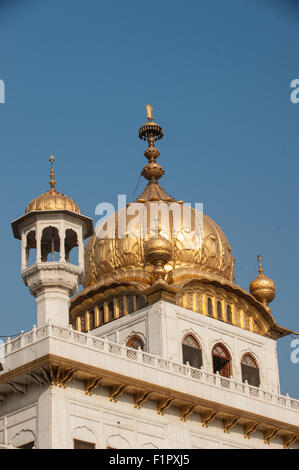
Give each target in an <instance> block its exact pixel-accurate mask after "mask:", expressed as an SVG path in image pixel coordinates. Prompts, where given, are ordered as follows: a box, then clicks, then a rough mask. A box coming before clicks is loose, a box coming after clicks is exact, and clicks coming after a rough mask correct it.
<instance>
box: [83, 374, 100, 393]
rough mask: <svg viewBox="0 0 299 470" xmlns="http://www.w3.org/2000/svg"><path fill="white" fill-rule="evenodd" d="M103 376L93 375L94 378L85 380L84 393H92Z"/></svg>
mask: <svg viewBox="0 0 299 470" xmlns="http://www.w3.org/2000/svg"><path fill="white" fill-rule="evenodd" d="M102 378H103V377H93V378H92V379H90V380H88V381H87V382H85V386H84V393H85V395H89V396H91V395H92V392H93V391H94V390H95V389H96V388H98V386H99V385H100V382H101V380H102Z"/></svg>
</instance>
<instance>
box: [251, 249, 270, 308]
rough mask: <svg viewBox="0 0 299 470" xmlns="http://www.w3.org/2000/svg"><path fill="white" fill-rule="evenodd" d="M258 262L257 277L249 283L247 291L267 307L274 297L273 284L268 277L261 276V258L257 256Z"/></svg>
mask: <svg viewBox="0 0 299 470" xmlns="http://www.w3.org/2000/svg"><path fill="white" fill-rule="evenodd" d="M257 259H258V261H259V275H258V276H257V277H256V278H255V279H254V280H253V281H252V282H251V283H250V286H249V289H250V293H251V294H252V295H253V296H254V297H255V298H256V299H257V300H258V301H259V302H262V303H263V304H264V305H266V306H268V303H269V302H272V300H273V299H274V297H275V290H276V286H275V282H274V281H272V279H270V278H269V277H268V276H265V274H263V272H264V270H263V268H262V257H261V255H259V256H258V257H257Z"/></svg>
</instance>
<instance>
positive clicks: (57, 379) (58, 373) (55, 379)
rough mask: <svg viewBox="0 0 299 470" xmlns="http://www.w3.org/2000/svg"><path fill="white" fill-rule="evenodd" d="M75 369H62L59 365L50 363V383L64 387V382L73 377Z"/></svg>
mask: <svg viewBox="0 0 299 470" xmlns="http://www.w3.org/2000/svg"><path fill="white" fill-rule="evenodd" d="M74 373H75V369H69V370H63V369H62V368H61V367H60V366H57V367H56V366H53V365H52V364H51V365H50V376H51V385H56V386H57V387H61V388H66V384H67V383H68V382H70V380H72V378H73V377H74Z"/></svg>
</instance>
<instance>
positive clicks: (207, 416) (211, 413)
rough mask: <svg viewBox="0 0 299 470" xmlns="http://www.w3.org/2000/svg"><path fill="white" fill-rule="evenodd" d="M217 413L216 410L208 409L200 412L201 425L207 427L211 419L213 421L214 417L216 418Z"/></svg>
mask: <svg viewBox="0 0 299 470" xmlns="http://www.w3.org/2000/svg"><path fill="white" fill-rule="evenodd" d="M217 413H218V411H217V410H208V411H206V412H204V413H202V415H201V419H202V426H203V427H204V428H207V427H209V424H210V423H211V422H212V421H214V419H215V418H216V415H217Z"/></svg>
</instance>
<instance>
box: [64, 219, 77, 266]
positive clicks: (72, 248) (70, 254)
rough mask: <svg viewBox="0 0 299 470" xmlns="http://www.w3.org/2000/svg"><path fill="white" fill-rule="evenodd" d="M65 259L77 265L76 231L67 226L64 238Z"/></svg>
mask: <svg viewBox="0 0 299 470" xmlns="http://www.w3.org/2000/svg"><path fill="white" fill-rule="evenodd" d="M64 250H65V261H66V262H67V263H71V264H75V265H76V266H78V263H79V260H78V237H77V233H76V232H75V231H74V230H72V229H70V228H68V229H67V230H66V231H65V239H64Z"/></svg>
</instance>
